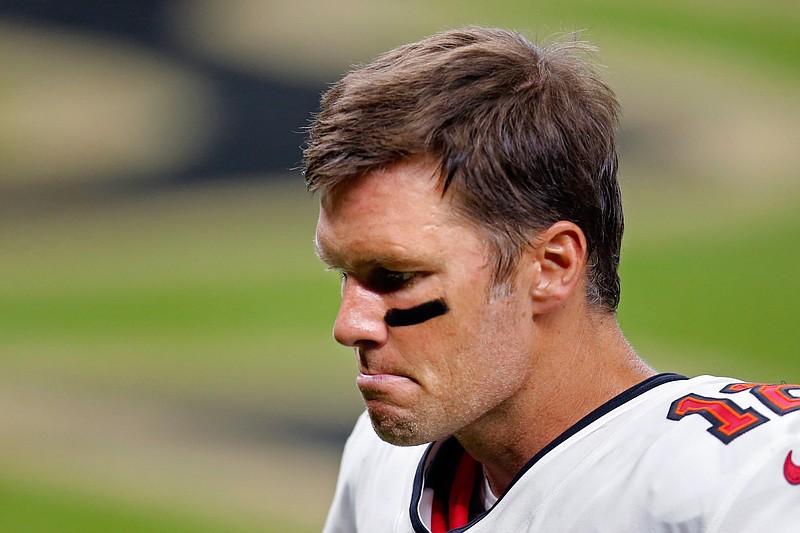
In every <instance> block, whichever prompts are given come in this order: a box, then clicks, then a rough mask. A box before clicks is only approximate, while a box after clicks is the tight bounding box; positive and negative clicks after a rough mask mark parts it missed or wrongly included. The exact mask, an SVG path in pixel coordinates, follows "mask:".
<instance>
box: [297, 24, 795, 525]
mask: <svg viewBox="0 0 800 533" xmlns="http://www.w3.org/2000/svg"><path fill="white" fill-rule="evenodd" d="M588 51H590V48H589V47H588V46H587V45H586V44H583V43H579V42H565V43H554V44H550V45H548V46H544V47H539V46H535V45H533V44H531V43H530V42H528V41H527V40H525V39H524V38H523V37H521V36H520V35H518V34H515V33H513V32H507V31H502V30H494V29H482V28H470V29H465V30H457V31H448V32H444V33H441V34H437V35H434V36H432V37H429V38H427V39H424V40H422V41H420V42H418V43H414V44H410V45H407V46H402V47H400V48H398V49H396V50H393V51H391V52H389V53H387V54H385V55H383V56H381V57H379V58H377V59H376V60H375V61H373V62H372V63H370V64H368V65H366V66H364V67H362V68H359V69H357V70H355V71H353V72H351V73H349V74H348V75H347V76H345V77H344V78H343V79H342V80H341V81H340V82H339V83H337V84H336V85H334V86H333V87H332V89H331V90H330V91H329V92H328V93H327V94H325V95H324V97H323V99H322V106H321V111H320V113H319V114H318V116H317V117H316V118H315V121H314V123H313V125H312V126H311V129H310V135H309V142H308V146H307V149H306V151H305V176H306V180H307V184H308V187H309V189H310V190H312V191H316V192H318V193H319V195H320V216H319V221H318V225H317V235H316V244H317V250H318V253H319V256H320V257H321V258H322V259H323V260H324V261H325V262H326V263H327V264H328V265H329V266H330V267H332V268H334V269H337V270H339V271H340V272H341V274H342V302H341V308H340V310H339V313H338V316H337V317H336V322H335V325H334V336H335V338H336V340H337V341H338V342H340V343H342V344H344V345H346V346H350V347H352V348H353V349H354V351H355V355H356V362H357V365H358V371H359V374H358V378H357V385H358V388H359V389H360V391H361V394H362V395H363V397H364V400H365V402H366V414H365V416H362V417H361V419H360V420H359V421H358V423H357V425H356V427H355V429H354V431H353V434H352V436H351V437H350V439H349V440H348V443H347V446H346V448H345V452H344V456H343V460H342V467H341V473H340V479H339V482H338V485H337V489H336V495H335V497H334V502H333V505H332V507H331V510H330V513H329V516H328V520H327V522H326V524H325V529H324V531H325V532H328V533H334V532H341V533H345V532H346V533H353V532H368V533H385V532H419V533H422V532H428V531H431V532H433V533H440V532H445V531H452V530H457V531H469V532H471V533H484V532H493V533H499V532H502V533H506V532H518V531H539V532H573V531H574V532H577V531H580V532H586V531H608V532H620V531H630V532H645V531H647V532H650V531H681V532H700V531H703V532H711V531H764V530H767V528H774V529H780V527H781V526H783V529H782V530H783V531H800V486H795V485H797V484H798V483H800V466H798V464H800V436H799V433H800V414H795V413H794V412H795V411H796V410H800V387H797V386H792V385H765V384H748V383H741V382H738V381H736V380H732V379H724V378H723V379H720V378H713V377H700V378H694V379H686V378H685V377H683V376H678V375H675V374H656V373H655V372H654V371H653V370H652V369H650V368H649V367H648V366H647V365H646V364H645V363H644V362H642V360H641V359H639V357H638V356H637V355H636V354H635V353H634V351H633V350H632V349H631V347H630V346H629V345H628V343H627V342H626V340H625V338H624V336H623V334H622V332H621V331H620V329H619V327H618V325H617V321H616V319H615V309H616V307H617V303H618V301H619V279H618V277H617V265H618V262H619V254H620V241H621V237H622V226H623V223H622V210H621V201H620V193H619V187H618V184H617V180H616V169H617V154H616V141H615V128H616V123H617V115H618V106H617V103H616V101H615V99H614V95H613V93H612V91H611V90H610V89H609V88H608V87H607V86H606V85H605V84H604V83H603V82H602V81H601V80H600V78H599V77H598V75H597V73H596V71H595V69H594V68H593V67H592V65H591V64H590V63H589V62H588V61H587V60H586V59H584V57H585V55H586V52H588ZM693 415H695V416H693ZM792 450H795V451H796V452H797V454H796V456H795V459H793V458H792V455H791V454H792Z"/></svg>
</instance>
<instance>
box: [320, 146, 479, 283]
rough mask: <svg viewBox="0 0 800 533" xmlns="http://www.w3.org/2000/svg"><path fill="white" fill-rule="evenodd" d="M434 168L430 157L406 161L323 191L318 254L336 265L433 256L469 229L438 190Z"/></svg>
mask: <svg viewBox="0 0 800 533" xmlns="http://www.w3.org/2000/svg"><path fill="white" fill-rule="evenodd" d="M437 173H438V165H436V164H435V163H434V162H431V161H428V160H422V161H412V162H405V163H401V164H398V165H395V166H392V167H389V168H387V169H382V170H378V171H375V172H372V173H368V174H366V175H364V176H362V177H360V178H358V179H357V180H355V182H353V183H352V184H348V185H347V187H344V188H341V189H340V190H337V191H335V192H328V193H324V194H323V195H322V196H321V198H320V216H319V221H318V223H317V248H318V252H319V254H320V256H321V257H322V259H323V260H325V261H326V262H328V263H329V264H332V265H334V266H339V267H349V266H350V263H354V262H357V263H364V262H373V263H381V264H384V266H391V265H385V263H387V262H390V261H407V262H414V261H431V260H435V258H436V256H437V254H438V253H439V252H441V251H442V250H441V248H442V247H444V246H449V245H451V244H452V242H453V239H455V238H457V234H461V233H463V232H465V231H469V230H468V229H467V228H466V227H465V225H464V224H463V223H461V222H460V221H459V220H458V218H457V217H456V216H455V214H454V210H453V208H452V206H451V203H450V199H449V198H450V196H449V194H448V195H443V194H442V189H441V186H440V185H439V180H438V174H437ZM462 237H463V236H462ZM448 243H450V244H448Z"/></svg>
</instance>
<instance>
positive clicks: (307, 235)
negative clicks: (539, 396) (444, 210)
mask: <svg viewBox="0 0 800 533" xmlns="http://www.w3.org/2000/svg"><path fill="white" fill-rule="evenodd" d="M467 24H484V25H498V26H503V27H509V28H513V29H516V30H519V31H521V32H523V33H525V34H527V35H528V36H530V37H531V38H532V39H547V38H551V37H553V36H555V35H560V34H563V33H570V32H574V31H578V32H580V35H581V37H582V38H585V39H587V40H590V41H592V42H593V43H595V44H597V45H598V46H599V52H598V55H597V60H598V61H599V62H600V63H601V64H603V65H604V72H605V73H606V75H607V78H608V80H609V81H610V83H611V84H612V86H614V87H615V88H616V90H617V92H618V95H619V98H620V101H621V102H622V106H623V109H624V117H623V123H622V127H621V131H620V146H621V176H620V179H621V182H622V185H623V190H624V195H625V205H626V220H627V228H628V229H627V230H626V231H627V232H626V237H625V243H624V251H623V262H622V267H621V269H622V278H623V304H622V307H621V309H620V314H619V320H620V322H621V323H622V326H623V329H624V330H625V331H626V333H627V334H628V336H629V338H630V340H631V342H632V343H633V345H634V347H635V348H637V349H638V351H639V352H640V353H641V354H642V355H643V357H644V358H645V359H647V360H648V361H649V362H651V363H652V364H653V365H654V366H656V367H657V368H658V369H659V370H664V371H677V372H683V373H686V374H698V373H714V374H728V375H735V376H737V377H742V378H746V379H751V380H774V381H780V380H784V381H788V382H792V381H795V382H796V381H800V359H798V357H797V355H796V353H797V352H796V347H797V345H798V343H799V342H800V334H798V333H797V331H798V330H797V327H796V321H797V319H798V318H799V317H800V281H798V280H799V279H800V278H798V277H797V276H796V274H795V272H794V270H795V265H796V264H797V262H798V259H800V252H799V251H798V250H800V248H799V247H798V246H797V245H798V242H800V209H798V206H800V187H798V170H800V153H799V152H798V150H797V146H798V144H799V141H800V102H799V101H798V87H800V74H798V73H800V52H798V50H800V30H798V28H800V8H798V6H797V4H796V2H794V1H793V0H791V1H790V0H770V1H767V2H761V3H752V2H747V1H745V0H728V1H724V2H723V1H722V0H708V1H706V2H702V3H698V2H692V1H689V0H674V1H671V2H655V1H646V2H642V1H637V2H633V1H630V0H609V1H607V2H602V3H600V2H591V1H589V0H563V1H559V2H554V1H553V2H546V1H540V2H523V1H510V0H508V1H499V2H492V3H486V2H478V1H477V0H469V1H460V2H456V1H455V0H437V1H428V2H422V1H417V0H405V1H401V0H371V1H368V0H342V1H338V2H331V1H321V0H303V1H298V2H288V1H270V0H231V1H226V2H213V1H211V0H186V1H160V2H159V1H153V0H143V1H135V2H134V1H106V2H101V1H98V0H70V1H65V2H56V1H45V0H29V1H8V0H4V1H0V73H1V74H0V254H2V255H0V257H2V260H1V261H0V280H1V281H0V499H2V501H3V502H4V503H3V505H2V506H0V531H26V532H40V531H59V532H63V531H76V532H77V531H81V532H85V531H108V530H113V531H148V532H150V531H165V532H166V531H193V532H195V531H264V532H295V531H296V532H305V531H318V530H319V529H320V528H321V524H322V521H323V519H324V516H325V511H326V506H327V504H328V502H329V500H330V498H331V496H332V492H333V486H334V482H335V476H336V469H337V463H338V457H339V453H340V451H341V446H342V445H343V443H344V439H345V438H346V436H347V434H348V431H349V429H350V426H351V425H352V423H353V421H354V420H355V417H356V416H357V415H358V413H359V412H360V410H361V403H360V399H359V397H358V394H357V390H356V388H355V387H354V374H355V371H354V365H353V363H352V361H351V359H350V355H349V353H348V351H347V350H344V349H342V348H339V347H337V346H335V344H334V342H333V340H332V339H331V336H330V328H331V325H332V321H333V317H334V316H335V312H336V305H337V299H338V288H337V285H338V280H337V279H336V276H335V275H333V274H329V273H325V272H323V269H322V266H321V265H320V264H319V263H318V261H317V260H316V258H315V257H314V254H313V249H312V246H311V239H312V237H313V230H314V223H315V217H316V203H315V202H316V200H315V199H314V198H311V197H310V196H309V195H307V194H306V193H305V191H304V188H303V180H302V176H301V175H300V172H299V170H298V165H299V162H300V158H301V147H302V144H303V138H304V133H303V131H304V128H305V127H306V125H307V124H308V122H309V120H310V118H311V116H312V113H313V112H314V111H315V110H316V109H317V103H318V99H319V96H320V94H321V92H322V91H324V90H325V88H326V87H328V86H329V84H330V83H332V82H334V81H335V80H337V79H338V78H339V77H340V76H341V75H342V74H343V73H344V72H345V71H346V70H347V69H348V68H349V67H350V66H351V65H353V64H357V63H359V62H364V61H368V60H369V59H370V58H372V57H374V56H375V55H376V54H378V53H380V52H381V51H384V50H387V49H389V48H391V47H394V46H396V45H399V44H401V43H404V42H408V41H411V40H415V39H417V38H420V37H422V36H424V35H427V34H430V33H432V32H435V31H438V30H441V29H444V28H450V27H458V26H463V25H467Z"/></svg>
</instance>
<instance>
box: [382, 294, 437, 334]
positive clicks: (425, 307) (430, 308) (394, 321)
mask: <svg viewBox="0 0 800 533" xmlns="http://www.w3.org/2000/svg"><path fill="white" fill-rule="evenodd" d="M449 310H450V308H449V307H447V304H446V303H445V301H444V300H443V299H442V298H439V299H437V300H431V301H430V302H425V303H424V304H420V305H416V306H414V307H410V308H408V309H389V310H388V311H387V312H386V316H384V317H383V320H384V321H385V322H386V325H387V326H389V327H393V328H395V327H400V326H415V325H417V324H422V323H423V322H427V321H428V320H430V319H432V318H436V317H437V316H441V315H443V314H445V313H447V312H448V311H449Z"/></svg>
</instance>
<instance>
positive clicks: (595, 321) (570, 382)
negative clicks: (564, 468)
mask: <svg viewBox="0 0 800 533" xmlns="http://www.w3.org/2000/svg"><path fill="white" fill-rule="evenodd" d="M573 317H574V315H573ZM541 322H542V323H541V324H540V329H541V330H542V332H543V333H545V334H543V335H542V336H541V337H540V340H541V341H543V342H539V343H538V347H539V348H540V349H537V350H536V352H537V353H536V354H532V360H531V369H532V371H531V376H532V378H531V379H530V380H529V382H528V384H527V386H526V387H525V388H523V389H522V390H520V391H519V392H518V393H517V394H515V395H514V396H513V397H512V398H509V399H508V400H507V401H506V402H504V403H503V404H501V405H500V406H498V407H497V408H496V409H494V410H492V411H491V412H489V413H487V414H486V415H484V416H483V417H482V418H481V419H479V420H477V421H476V422H475V423H474V424H471V425H470V426H468V427H466V428H464V429H463V430H462V431H459V432H458V433H457V434H456V435H455V436H456V438H457V439H458V440H459V441H460V442H461V445H462V446H463V447H464V449H465V450H466V451H467V452H468V453H469V454H470V455H472V456H473V457H474V458H475V459H477V460H478V461H479V462H481V463H482V464H483V466H484V469H485V471H486V474H487V477H488V479H489V483H490V486H491V488H492V491H493V492H494V493H495V495H498V496H499V495H501V494H503V493H504V492H505V491H506V489H507V488H508V485H509V483H510V482H511V480H512V479H513V478H514V476H515V475H516V474H517V473H518V472H519V470H520V469H521V468H522V467H523V466H524V465H525V464H526V463H527V462H528V461H529V460H530V459H531V458H532V457H533V456H534V455H536V453H538V452H539V451H541V450H542V449H543V448H544V447H545V446H547V445H548V444H549V443H550V442H552V441H553V440H554V439H556V438H557V437H558V436H559V435H560V434H561V433H563V432H564V431H566V430H567V429H568V428H569V427H570V426H572V425H574V424H575V423H576V422H578V421H579V420H580V419H581V418H583V417H584V416H586V415H587V414H589V413H590V412H592V411H593V410H594V409H596V408H597V407H600V406H601V405H602V404H604V403H605V402H607V401H608V400H610V399H612V398H613V397H615V396H617V395H618V394H620V393H621V392H623V391H625V390H626V389H628V388H630V387H632V386H634V385H636V384H637V383H640V382H641V381H643V380H644V379H646V378H648V377H650V376H652V375H653V374H654V372H653V370H651V369H650V368H648V367H647V365H646V364H645V363H644V362H643V361H642V360H641V359H639V357H638V356H637V355H636V354H635V353H634V351H633V349H632V348H631V347H630V345H629V344H628V342H627V341H626V340H625V337H624V336H623V334H622V332H621V331H620V329H619V326H618V325H617V322H616V319H615V318H614V316H613V315H611V314H607V313H603V314H601V313H599V312H594V311H590V312H587V313H583V314H582V316H581V317H580V319H579V320H570V319H569V317H561V319H560V320H559V318H558V317H555V318H553V317H548V319H546V320H545V319H542V320H541ZM547 333H549V335H547ZM548 337H549V339H550V340H549V342H548V341H547V339H548Z"/></svg>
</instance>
